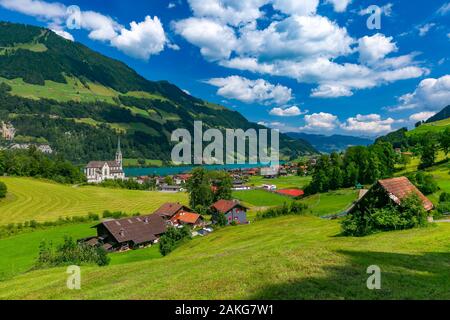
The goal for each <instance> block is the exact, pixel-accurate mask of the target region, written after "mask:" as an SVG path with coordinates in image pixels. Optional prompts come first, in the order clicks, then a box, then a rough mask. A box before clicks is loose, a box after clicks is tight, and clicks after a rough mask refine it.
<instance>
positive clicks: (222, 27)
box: [173, 0, 428, 98]
mask: <svg viewBox="0 0 450 320" xmlns="http://www.w3.org/2000/svg"><path fill="white" fill-rule="evenodd" d="M189 3H190V5H191V9H192V11H193V15H194V16H193V17H191V18H187V19H184V20H180V21H178V22H175V23H174V24H173V25H174V31H175V32H176V33H177V34H179V35H181V36H182V37H183V38H185V39H186V40H187V41H188V42H190V43H191V44H193V45H195V46H197V47H199V48H200V52H201V54H202V55H203V56H204V58H205V59H207V60H209V61H214V62H216V63H217V64H219V65H221V66H224V67H227V68H231V69H237V70H243V71H250V72H253V73H258V74H263V75H271V76H281V77H289V78H293V79H295V80H297V81H298V82H300V83H307V84H313V85H317V87H316V88H314V89H313V90H312V92H311V96H312V97H316V98H337V97H343V96H344V97H345V96H347V97H348V96H351V95H352V94H353V92H354V91H355V90H362V89H368V88H373V87H376V86H380V85H383V84H386V83H390V82H395V81H399V80H403V79H411V78H416V77H420V76H423V75H425V74H427V73H428V70H427V69H426V68H423V67H421V66H420V65H418V63H417V62H415V61H414V58H415V54H414V53H412V54H405V55H403V56H397V57H396V56H390V55H391V54H393V53H394V52H396V51H397V50H398V48H397V45H396V44H395V42H394V40H393V38H392V37H386V36H384V35H382V34H376V35H374V36H371V37H369V36H367V37H363V38H361V39H359V40H357V39H354V38H353V37H351V36H350V35H349V34H348V31H347V29H346V28H345V27H341V26H339V24H338V23H337V22H335V21H331V20H330V19H328V18H327V17H324V16H321V15H319V14H317V11H316V10H317V6H318V3H319V1H317V0H308V1H296V0H251V1H248V3H250V4H251V5H250V4H249V5H247V4H248V3H247V1H238V0H221V1H219V0H213V1H201V0H189ZM349 3H350V1H333V4H334V5H335V9H336V10H340V11H342V10H345V8H347V6H348V4H349ZM265 5H266V6H267V5H271V6H272V7H273V9H275V10H279V11H281V12H282V13H283V15H278V17H279V18H277V19H273V20H272V21H269V22H268V23H264V24H263V25H264V27H261V26H260V24H259V23H258V22H257V20H258V19H260V20H259V21H262V20H263V19H264V21H265V22H267V19H268V17H266V16H265V14H266V13H265V12H266V11H267V10H266V8H265V7H263V6H265ZM386 6H387V7H386V8H387V9H386V10H388V11H389V10H390V9H391V8H392V5H391V4H388V5H386ZM356 44H358V46H356ZM355 52H359V56H360V61H359V63H355V62H353V61H354V60H352V58H351V56H352V54H353V53H355ZM350 61H352V62H350Z"/></svg>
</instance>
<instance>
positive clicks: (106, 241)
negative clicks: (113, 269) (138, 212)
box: [89, 215, 167, 251]
mask: <svg viewBox="0 0 450 320" xmlns="http://www.w3.org/2000/svg"><path fill="white" fill-rule="evenodd" d="M95 228H97V238H96V239H97V241H98V242H99V244H100V245H102V246H103V248H105V249H106V250H107V251H116V250H127V249H132V248H139V247H144V246H147V245H151V244H153V243H156V242H158V239H159V237H160V236H161V235H162V234H163V233H165V232H166V230H167V227H166V222H165V221H164V219H163V218H162V217H160V216H158V215H148V216H142V217H132V218H124V219H118V220H109V221H104V222H102V223H100V224H98V225H96V226H95ZM89 241H90V242H91V244H93V243H92V242H93V241H95V239H94V238H93V239H90V240H89Z"/></svg>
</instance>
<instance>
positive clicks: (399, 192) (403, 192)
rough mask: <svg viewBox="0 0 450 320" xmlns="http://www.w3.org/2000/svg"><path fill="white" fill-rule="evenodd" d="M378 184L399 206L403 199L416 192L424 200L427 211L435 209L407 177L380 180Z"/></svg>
mask: <svg viewBox="0 0 450 320" xmlns="http://www.w3.org/2000/svg"><path fill="white" fill-rule="evenodd" d="M378 183H379V184H380V185H381V186H382V187H383V189H384V190H386V192H388V193H389V196H390V198H391V199H392V200H393V201H394V202H395V203H397V204H400V203H401V201H402V200H403V199H405V198H407V197H408V196H409V195H410V194H411V193H413V192H414V193H416V194H417V195H418V196H419V197H420V199H422V201H423V207H424V208H425V210H427V211H430V210H431V209H433V203H432V202H431V201H430V200H429V199H428V198H427V197H425V196H424V195H423V193H422V192H420V191H419V189H417V188H416V187H415V186H414V185H413V184H412V183H411V181H409V179H408V178H406V177H400V178H393V179H386V180H380V181H378Z"/></svg>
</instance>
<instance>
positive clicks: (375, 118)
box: [340, 114, 395, 135]
mask: <svg viewBox="0 0 450 320" xmlns="http://www.w3.org/2000/svg"><path fill="white" fill-rule="evenodd" d="M394 123H395V120H394V119H392V118H387V119H382V118H381V116H380V115H378V114H369V115H361V114H358V115H357V116H356V117H352V118H348V119H347V121H346V122H345V123H342V124H341V125H340V127H341V129H343V130H344V131H348V132H355V133H362V134H367V135H376V134H380V133H386V132H390V131H393V129H392V125H393V124H394Z"/></svg>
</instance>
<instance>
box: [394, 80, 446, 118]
mask: <svg viewBox="0 0 450 320" xmlns="http://www.w3.org/2000/svg"><path fill="white" fill-rule="evenodd" d="M399 102H400V103H399V104H398V105H397V106H394V107H391V108H389V110H391V111H401V110H409V109H419V108H420V109H423V110H431V111H436V110H440V109H442V108H443V107H445V106H446V105H448V104H450V75H445V76H443V77H441V78H438V79H434V78H428V79H425V80H422V81H421V82H420V83H419V85H418V86H417V88H416V90H414V92H411V93H407V94H404V95H403V96H401V97H400V98H399Z"/></svg>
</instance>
